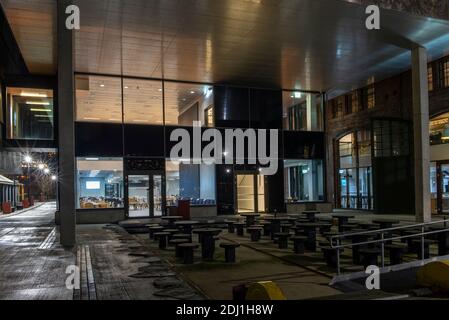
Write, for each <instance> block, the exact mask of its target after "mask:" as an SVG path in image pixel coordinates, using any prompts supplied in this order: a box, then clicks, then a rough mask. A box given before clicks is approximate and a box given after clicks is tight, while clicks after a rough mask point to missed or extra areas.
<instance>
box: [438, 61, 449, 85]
mask: <svg viewBox="0 0 449 320" xmlns="http://www.w3.org/2000/svg"><path fill="white" fill-rule="evenodd" d="M440 66H441V72H440V73H441V75H440V80H441V83H440V87H441V88H446V87H449V60H446V61H444V62H443V63H441V64H440Z"/></svg>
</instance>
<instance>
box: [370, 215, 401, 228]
mask: <svg viewBox="0 0 449 320" xmlns="http://www.w3.org/2000/svg"><path fill="white" fill-rule="evenodd" d="M373 223H375V224H378V225H379V226H380V228H381V229H389V228H393V225H394V224H399V223H400V221H399V220H397V219H383V218H377V219H374V220H373Z"/></svg>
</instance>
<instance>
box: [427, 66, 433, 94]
mask: <svg viewBox="0 0 449 320" xmlns="http://www.w3.org/2000/svg"><path fill="white" fill-rule="evenodd" d="M427 82H428V85H429V91H433V68H432V66H428V67H427Z"/></svg>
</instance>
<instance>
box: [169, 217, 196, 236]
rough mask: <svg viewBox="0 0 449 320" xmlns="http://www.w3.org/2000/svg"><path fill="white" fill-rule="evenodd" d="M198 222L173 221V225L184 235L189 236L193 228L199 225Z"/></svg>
mask: <svg viewBox="0 0 449 320" xmlns="http://www.w3.org/2000/svg"><path fill="white" fill-rule="evenodd" d="M199 223H200V222H199V221H193V220H184V221H175V222H174V223H173V224H174V225H175V226H176V227H180V228H181V229H182V231H183V233H185V234H191V233H192V229H193V226H195V225H197V224H199Z"/></svg>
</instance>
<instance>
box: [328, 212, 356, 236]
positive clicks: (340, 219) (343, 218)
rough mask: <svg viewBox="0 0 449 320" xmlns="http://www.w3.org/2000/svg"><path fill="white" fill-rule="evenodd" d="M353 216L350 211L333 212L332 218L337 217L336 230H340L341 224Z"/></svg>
mask: <svg viewBox="0 0 449 320" xmlns="http://www.w3.org/2000/svg"><path fill="white" fill-rule="evenodd" d="M354 217H355V216H354V215H353V214H350V213H338V214H333V215H332V218H335V219H338V230H339V231H340V232H342V227H341V226H342V225H345V224H348V221H349V219H352V218H354Z"/></svg>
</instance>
